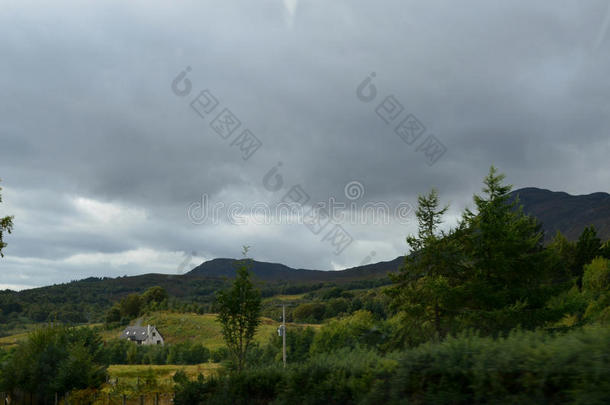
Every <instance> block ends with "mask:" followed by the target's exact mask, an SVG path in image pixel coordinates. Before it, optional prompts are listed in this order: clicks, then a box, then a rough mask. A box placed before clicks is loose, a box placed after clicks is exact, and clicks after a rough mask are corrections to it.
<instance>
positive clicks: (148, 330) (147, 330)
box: [146, 325, 151, 339]
mask: <svg viewBox="0 0 610 405" xmlns="http://www.w3.org/2000/svg"><path fill="white" fill-rule="evenodd" d="M146 334H147V335H148V338H149V339H150V337H151V336H150V335H151V333H150V325H148V326H147V327H146Z"/></svg>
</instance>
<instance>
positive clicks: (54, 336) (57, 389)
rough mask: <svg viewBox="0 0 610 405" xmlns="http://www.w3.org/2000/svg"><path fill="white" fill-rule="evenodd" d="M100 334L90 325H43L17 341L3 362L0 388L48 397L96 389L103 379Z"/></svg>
mask: <svg viewBox="0 0 610 405" xmlns="http://www.w3.org/2000/svg"><path fill="white" fill-rule="evenodd" d="M104 357H105V355H104V351H103V342H102V339H101V337H100V336H99V335H98V334H97V333H96V332H95V331H93V330H92V329H91V328H66V327H64V326H46V327H43V328H41V329H38V330H36V331H34V332H32V333H30V334H29V336H28V338H27V340H25V341H23V342H19V343H18V345H17V347H16V348H15V351H14V353H13V355H12V356H11V357H10V358H9V360H8V361H7V362H6V364H5V365H4V367H3V368H4V370H3V381H2V386H1V387H0V390H5V391H9V392H11V391H14V390H19V391H22V392H26V393H32V394H36V395H38V396H39V397H40V398H41V399H43V400H45V403H46V400H48V399H51V398H52V397H53V395H54V393H60V395H61V394H63V393H65V392H68V391H70V390H72V389H85V388H97V387H99V386H101V385H102V384H103V383H104V381H105V379H106V369H107V364H106V363H105V359H104Z"/></svg>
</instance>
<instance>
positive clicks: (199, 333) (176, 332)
mask: <svg viewBox="0 0 610 405" xmlns="http://www.w3.org/2000/svg"><path fill="white" fill-rule="evenodd" d="M295 297H298V296H297V295H285V296H276V297H273V298H274V299H287V300H294V299H295ZM140 322H141V324H142V325H148V324H150V325H155V326H156V327H157V329H158V330H159V332H161V334H162V335H163V338H164V339H165V343H167V344H173V343H180V342H186V341H191V342H194V343H200V344H203V345H204V346H206V347H207V348H208V349H211V350H214V349H217V348H219V347H221V346H224V342H223V340H222V333H221V328H220V324H219V323H218V322H216V315H215V314H203V315H199V314H194V313H176V312H168V311H160V312H153V313H151V314H148V315H144V316H142V317H141V318H140ZM134 323H135V322H134ZM279 325H280V322H279V321H276V320H273V319H270V318H261V325H260V327H259V329H258V332H257V334H256V336H255V341H257V342H259V343H266V342H267V341H268V340H269V337H270V336H271V335H272V334H275V333H276V332H277V327H278V326H279ZM87 326H89V327H94V326H96V327H101V326H102V325H101V324H94V325H87ZM287 326H288V328H290V327H291V326H310V327H313V328H316V329H317V328H319V327H320V325H304V324H295V323H288V324H287ZM122 330H123V328H116V329H112V330H102V331H101V332H100V334H101V336H102V338H103V339H104V340H106V341H107V340H111V339H117V338H118V337H119V336H120V334H121V332H122ZM25 338H27V333H17V334H14V335H10V336H5V337H1V338H0V347H4V348H7V347H10V346H14V345H15V344H16V343H17V342H18V341H20V340H24V339H25Z"/></svg>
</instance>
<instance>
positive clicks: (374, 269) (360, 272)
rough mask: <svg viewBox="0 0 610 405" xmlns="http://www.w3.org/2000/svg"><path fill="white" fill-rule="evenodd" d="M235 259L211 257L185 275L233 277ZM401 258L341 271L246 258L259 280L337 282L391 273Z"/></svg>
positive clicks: (379, 276) (397, 266) (395, 269)
mask: <svg viewBox="0 0 610 405" xmlns="http://www.w3.org/2000/svg"><path fill="white" fill-rule="evenodd" d="M236 261H237V260H236V259H213V260H209V261H207V262H204V263H202V264H201V265H199V266H197V267H195V268H194V269H193V270H191V271H190V272H189V273H187V274H186V276H187V277H194V278H198V277H233V276H234V275H235V268H236V267H235V266H236ZM403 261H404V257H403V256H399V257H397V258H396V259H394V260H390V261H387V262H379V263H372V264H367V265H363V266H357V267H352V268H349V269H345V270H337V271H325V270H305V269H294V268H292V267H288V266H285V265H283V264H280V263H267V262H259V261H256V260H251V261H250V266H251V267H250V271H251V272H252V274H253V275H254V277H255V278H257V279H259V280H261V281H275V282H277V281H287V282H341V281H354V280H366V279H372V278H381V277H385V276H386V275H387V274H388V273H389V272H395V271H397V270H398V268H399V267H400V265H401V264H402V263H403Z"/></svg>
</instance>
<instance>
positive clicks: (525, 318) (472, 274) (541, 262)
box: [464, 166, 549, 331]
mask: <svg viewBox="0 0 610 405" xmlns="http://www.w3.org/2000/svg"><path fill="white" fill-rule="evenodd" d="M504 178H505V176H504V175H503V174H499V173H498V172H497V170H496V168H495V167H493V166H492V167H491V169H490V171H489V174H488V175H487V177H486V178H485V180H484V184H485V187H484V188H483V195H482V196H479V195H475V196H474V203H475V206H476V212H475V213H473V212H471V211H469V210H467V211H466V212H465V215H464V221H465V225H467V226H468V228H469V229H468V237H467V240H466V246H465V248H466V252H467V254H468V263H469V275H468V282H467V291H468V293H469V294H470V298H469V301H470V303H469V304H468V308H467V310H466V311H464V314H465V318H466V320H467V321H468V322H469V323H471V325H472V326H474V327H478V328H481V329H483V330H487V331H498V330H499V331H502V330H504V331H506V330H510V329H511V328H513V327H515V326H517V325H521V326H524V327H533V326H535V325H538V324H540V322H542V318H544V316H543V312H544V310H543V308H544V304H545V302H546V299H547V296H548V292H549V283H548V272H547V264H548V252H547V251H545V249H544V248H543V246H542V238H543V233H542V231H541V226H540V224H539V223H538V222H537V221H536V220H535V219H534V218H532V217H529V216H527V215H525V214H524V213H523V210H522V206H520V205H519V201H518V198H513V197H512V196H511V194H510V191H511V189H512V186H510V185H505V184H503V180H504Z"/></svg>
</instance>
